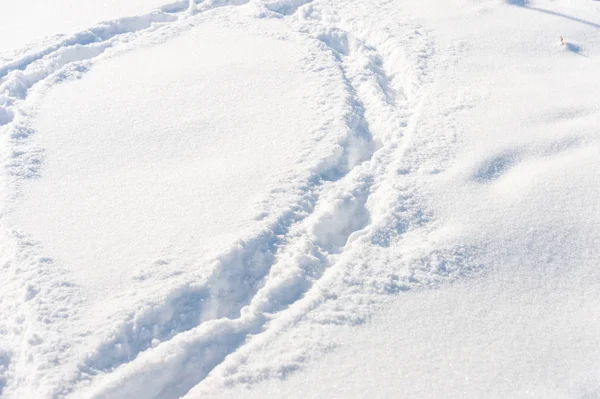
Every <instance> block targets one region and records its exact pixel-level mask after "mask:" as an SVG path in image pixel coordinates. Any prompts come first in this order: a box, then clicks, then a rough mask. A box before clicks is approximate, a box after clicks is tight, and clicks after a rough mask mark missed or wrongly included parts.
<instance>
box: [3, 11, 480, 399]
mask: <svg viewBox="0 0 600 399" xmlns="http://www.w3.org/2000/svg"><path fill="white" fill-rule="evenodd" d="M376 3H380V4H373V3H372V2H370V3H369V6H370V7H374V8H377V7H380V8H381V9H382V10H383V11H381V10H380V11H379V12H380V13H381V15H384V12H385V11H384V10H385V7H386V4H387V3H386V2H384V1H381V2H376ZM247 4H248V5H249V6H254V7H256V8H257V9H259V10H262V11H261V12H260V13H257V17H261V18H265V17H266V18H284V19H285V20H286V21H287V23H288V25H289V28H290V32H294V34H299V35H302V36H303V37H305V39H306V40H307V42H309V43H311V45H312V46H313V48H314V51H316V52H325V53H327V54H329V56H330V57H331V58H332V59H333V61H334V62H335V63H336V65H337V68H338V71H339V76H340V79H341V81H342V82H343V84H344V86H345V89H346V96H347V97H346V99H345V101H346V103H347V108H346V109H347V111H346V114H345V115H342V116H340V119H342V120H344V122H345V129H346V132H347V134H346V136H345V138H344V139H343V140H341V141H340V142H339V143H338V146H337V148H336V150H335V151H334V153H333V154H332V155H331V158H330V159H328V160H327V161H326V162H324V163H323V165H320V166H319V167H318V168H315V170H314V171H313V173H312V175H311V176H310V177H309V178H308V179H307V181H306V184H305V185H304V187H303V188H302V193H301V194H300V196H299V200H298V202H297V204H296V205H295V206H294V207H293V208H291V209H289V210H288V211H287V212H285V213H283V214H281V215H279V216H278V217H277V218H276V219H275V221H274V222H273V223H272V224H271V225H270V226H269V227H268V229H265V230H264V231H261V232H260V233H259V234H257V235H255V236H253V237H247V238H244V239H243V240H241V241H240V242H239V245H238V246H237V247H236V248H234V249H233V250H231V251H228V252H227V253H223V254H221V255H220V256H218V257H217V258H215V259H214V260H213V261H212V270H213V271H212V273H211V274H210V275H209V276H208V278H207V279H206V280H205V281H203V282H201V283H194V284H189V285H187V286H185V287H182V288H181V289H180V290H179V291H176V292H173V293H172V294H171V295H170V296H169V297H168V298H166V299H165V300H164V301H163V302H162V303H160V304H158V305H157V306H156V307H154V308H153V309H151V310H148V311H146V312H145V313H140V314H134V315H132V317H131V318H130V320H129V321H126V322H124V323H123V324H122V325H121V326H120V327H119V328H118V330H117V331H115V333H114V335H113V338H112V339H110V340H107V341H106V342H104V343H102V345H100V346H99V347H98V348H97V349H96V351H95V352H94V353H93V354H91V355H89V356H87V357H86V358H85V359H81V361H80V364H78V365H77V372H76V373H74V375H73V376H72V377H71V378H70V379H67V380H64V381H59V382H57V386H56V390H55V391H54V393H53V396H54V397H63V396H68V395H69V394H73V397H79V395H81V391H80V389H81V387H80V385H82V386H84V385H85V386H89V387H88V388H86V389H89V390H86V391H84V392H85V393H84V395H87V396H90V397H106V398H127V397H145V398H163V399H167V398H176V397H180V396H181V395H185V394H186V393H187V392H189V391H190V390H192V389H194V390H193V391H192V392H193V393H202V392H203V389H205V388H206V387H210V386H213V387H214V386H215V384H217V385H218V384H220V383H223V382H224V381H234V380H236V379H237V380H239V381H248V380H252V378H251V377H249V376H248V375H240V376H238V375H236V371H235V370H237V369H239V366H240V365H243V364H244V363H245V362H246V360H247V359H248V357H249V356H252V354H254V353H256V352H257V351H261V350H262V349H261V348H263V347H264V342H265V341H264V340H265V339H267V337H269V336H270V335H274V334H277V333H278V332H280V331H284V330H289V328H291V327H290V326H293V325H296V324H298V323H300V322H301V321H302V320H304V322H306V320H309V319H310V318H311V317H313V316H311V312H314V311H315V310H316V309H318V308H319V307H321V306H332V304H335V306H337V307H338V309H339V312H337V314H336V315H335V316H333V317H331V318H329V319H327V320H326V321H323V320H321V322H323V323H330V324H336V323H360V322H362V321H363V320H364V319H365V318H366V317H368V315H369V314H370V313H371V312H372V311H373V310H374V309H376V308H377V306H378V302H377V300H374V302H373V303H366V304H365V303H362V299H361V298H362V297H361V295H362V294H361V293H360V292H361V291H362V292H363V293H365V292H371V293H373V295H374V296H373V298H377V297H378V295H380V296H386V295H389V294H393V293H396V292H399V291H402V290H405V289H409V288H410V287H413V286H427V285H429V284H432V283H435V282H436V281H439V280H444V279H448V278H452V277H454V276H455V275H459V274H460V273H463V272H466V271H468V270H469V269H470V268H471V267H472V265H468V262H467V261H466V260H464V259H463V254H462V252H461V250H460V248H459V249H452V248H451V249H449V250H448V253H435V254H433V255H432V254H431V253H428V252H427V251H425V252H424V254H423V258H422V259H419V260H416V261H415V260H413V261H410V262H409V261H402V260H400V259H401V256H400V255H398V258H397V259H393V258H389V257H390V256H391V255H393V254H394V252H393V251H392V252H391V254H390V253H389V251H388V252H386V253H382V251H380V250H379V249H380V248H389V247H394V246H397V245H399V244H398V243H399V242H401V240H402V239H403V236H404V235H405V233H407V232H416V233H415V234H426V233H427V231H428V230H429V229H430V228H431V225H432V223H433V222H432V219H433V216H432V215H430V214H428V211H427V209H426V206H425V204H422V203H421V201H420V198H419V195H418V187H417V183H416V182H415V177H414V176H416V175H417V174H419V173H422V172H423V171H422V167H423V165H424V164H425V163H427V162H429V163H431V162H433V163H435V161H431V159H438V158H439V159H442V158H443V153H444V151H448V148H449V147H450V146H451V143H449V144H448V145H447V148H442V149H440V148H431V147H424V148H421V149H420V150H419V152H415V151H414V148H415V146H418V145H419V144H420V143H419V140H425V141H427V140H428V139H427V138H420V139H418V138H416V137H415V135H416V131H417V127H416V125H417V123H418V118H419V112H420V104H421V101H422V99H423V96H424V95H425V94H424V93H425V90H426V88H427V86H428V85H430V84H432V81H433V78H432V71H433V69H434V67H433V66H432V65H429V59H430V57H431V55H432V53H433V49H434V47H433V44H432V43H431V41H430V40H429V39H428V37H427V32H426V31H425V30H424V29H422V27H420V26H419V24H418V23H416V22H414V21H411V20H410V18H404V19H402V18H401V20H403V21H405V23H404V24H402V25H400V24H398V19H397V17H398V16H397V15H396V20H394V19H393V18H390V19H389V20H385V19H382V20H380V21H377V22H371V23H370V24H364V23H362V22H360V21H358V20H355V19H353V18H352V15H351V14H347V13H348V10H352V8H353V7H365V4H363V2H361V1H351V2H347V3H346V4H345V5H344V6H343V7H340V6H339V5H337V4H335V2H334V1H328V0H321V1H319V0H315V1H308V0H277V1H268V2H261V1H254V2H252V1H251V2H248V1H225V0H222V1H218V0H213V1H208V2H204V3H200V4H198V5H197V7H196V9H195V10H194V9H191V10H189V9H188V6H187V3H186V2H179V3H175V4H172V5H168V6H165V7H163V8H162V9H159V10H158V11H156V12H153V13H150V14H146V15H143V16H139V17H132V18H124V19H120V20H117V21H111V22H106V23H103V24H99V25H97V26H95V27H92V28H90V29H89V30H86V31H84V32H81V33H78V34H75V35H73V36H71V37H68V38H66V39H63V40H61V41H59V42H57V43H55V44H52V45H49V46H47V47H45V48H43V49H40V50H38V51H35V52H32V53H29V54H25V55H23V56H22V57H20V58H18V59H15V60H13V61H11V62H9V63H7V64H5V65H0V125H1V126H0V129H2V130H3V133H2V140H3V144H4V146H3V148H5V150H4V153H3V154H2V155H3V157H4V160H5V164H6V169H7V173H6V175H5V176H4V179H3V181H2V187H3V190H6V192H7V196H6V199H5V203H4V210H3V212H6V210H8V209H10V208H11V207H13V206H14V204H15V201H16V200H17V199H18V196H19V181H20V180H22V179H25V178H29V177H34V176H36V175H37V173H38V168H39V165H40V164H41V163H42V162H43V151H42V150H40V149H37V148H34V147H33V146H32V145H31V143H30V140H29V138H30V136H31V135H32V134H33V133H35V132H34V131H33V130H32V128H31V119H32V118H31V115H30V114H29V109H30V108H31V104H32V103H35V102H36V101H39V98H40V97H41V96H43V93H44V92H45V91H46V90H48V89H49V88H50V87H52V86H53V85H55V84H57V83H60V82H61V81H63V80H66V79H73V78H77V77H79V76H82V75H83V74H84V73H85V72H86V71H87V70H88V69H89V68H90V67H91V66H92V65H93V63H94V62H96V61H97V60H99V59H101V57H100V56H101V55H102V54H103V53H105V52H106V50H108V49H116V50H117V51H118V49H119V47H120V46H124V45H125V44H128V43H129V44H130V45H131V44H135V43H136V40H139V39H140V38H141V37H144V36H148V35H151V34H152V33H155V32H157V31H162V32H164V33H165V35H166V36H167V37H169V36H176V35H177V34H178V33H179V32H182V31H185V30H187V29H191V28H192V27H193V21H194V18H196V17H197V16H198V15H200V14H202V13H204V12H207V11H209V10H212V9H214V8H215V7H220V6H242V5H247ZM390 21H393V22H390ZM442 142H443V141H442ZM411 150H413V152H412V153H411ZM440 154H441V155H440ZM428 157H431V158H428ZM436 157H437V158H436ZM426 159H427V162H425V161H424V160H426ZM442 161H443V159H442V160H441V161H440V162H442ZM440 162H438V164H437V165H438V166H439V167H443V165H442V163H440ZM5 233H6V234H7V235H12V236H13V238H11V239H10V242H12V243H14V245H13V246H14V248H12V249H10V251H12V252H16V253H17V255H16V258H17V259H20V260H19V262H20V264H18V265H16V264H15V265H12V266H9V267H7V268H5V269H4V270H3V271H2V273H3V274H5V275H6V276H7V277H6V278H7V279H9V280H10V281H11V285H12V286H13V287H14V288H12V289H11V290H12V291H11V292H12V293H11V294H10V295H12V296H11V297H12V298H13V299H14V300H12V301H10V304H11V305H10V306H12V307H11V308H10V309H9V308H8V307H7V308H6V309H4V308H2V310H3V312H4V311H7V312H8V311H15V312H21V313H23V316H22V317H23V319H22V321H21V325H20V326H18V327H16V328H15V330H14V335H15V336H17V337H20V338H19V339H21V340H22V341H21V342H22V343H21V345H20V347H19V349H15V350H14V351H13V352H12V353H7V354H6V356H5V357H3V358H1V359H2V361H1V362H0V364H3V363H5V364H7V366H6V367H5V370H6V371H5V375H6V377H5V379H6V387H5V390H6V392H7V393H8V395H13V393H14V392H19V390H21V392H25V389H26V388H27V387H28V386H30V385H31V384H32V383H33V382H32V381H28V380H27V379H26V377H22V376H25V375H26V372H25V370H26V369H27V367H29V365H28V362H27V358H28V355H29V351H30V349H29V348H30V347H31V342H32V341H31V340H32V339H34V341H35V337H33V338H32V337H31V336H30V335H29V333H28V331H29V330H31V331H37V330H36V328H38V327H37V324H39V323H38V322H37V321H36V320H34V319H37V320H41V319H44V318H46V319H52V318H54V317H56V315H55V314H54V313H53V312H54V310H52V309H50V308H49V305H48V304H50V303H57V302H61V301H62V302H63V303H64V304H65V306H72V307H76V306H77V295H76V288H74V287H72V286H69V285H68V284H64V285H63V286H59V287H52V288H49V287H45V286H44V284H46V283H45V281H47V279H46V277H47V276H46V275H47V274H48V273H50V272H49V271H48V270H49V269H48V264H49V263H50V262H51V261H49V260H48V259H45V258H41V257H40V254H38V252H37V250H36V243H27V237H26V236H23V235H21V234H20V233H15V232H10V231H8V232H5ZM359 250H360V252H361V253H362V254H366V255H362V257H361V256H358V251H359ZM365 257H367V258H368V257H372V258H371V260H372V259H383V258H386V257H387V258H386V259H385V262H387V263H386V264H389V268H384V269H380V270H372V271H370V272H369V273H364V269H365V268H366V267H368V262H369V259H365ZM434 258H435V259H434ZM446 258H447V259H449V262H454V264H455V266H452V265H449V263H448V262H446V260H445V259H446ZM463 262H464V264H463ZM434 263H435V265H437V266H435V267H434V266H432V264H434ZM440 264H441V266H440ZM24 265H25V266H26V269H24ZM436 267H437V269H435V268H436ZM453 268H454V269H453ZM17 269H18V270H17ZM433 269H435V270H433ZM361 270H363V272H361ZM52 273H60V272H59V271H56V270H53V271H52ZM23 291H25V294H23ZM40 291H43V294H44V295H38V294H39V292H40ZM27 292H29V293H30V294H27ZM19 298H24V299H19ZM6 303H9V301H6ZM15 303H18V304H20V305H19V306H22V307H28V308H29V309H30V312H29V316H28V315H27V312H23V311H22V310H21V309H19V306H16V307H15V306H14V304H15ZM342 303H345V305H341V304H342ZM344 306H347V308H344ZM165 314H170V315H171V317H168V318H165V317H164V315H165ZM27 317H29V318H30V320H27ZM182 320H185V322H182ZM35 334H37V332H36V333H35ZM156 340H158V341H159V342H160V344H159V345H157V346H155V345H154V343H155V342H156ZM63 344H64V343H63ZM34 346H35V345H34ZM124 347H126V348H127V351H126V353H123V352H122V351H121V348H124ZM57 361H58V362H60V361H62V360H61V359H58V360H57ZM299 363H301V359H300V360H297V362H296V364H290V365H289V368H290V369H294V368H295V367H298V364H299ZM232 370H233V371H232ZM1 371H2V368H0V372H1ZM269 373H270V374H273V375H281V374H284V373H285V371H282V370H270V371H269ZM194 387H196V388H194ZM0 388H1V386H0Z"/></svg>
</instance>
